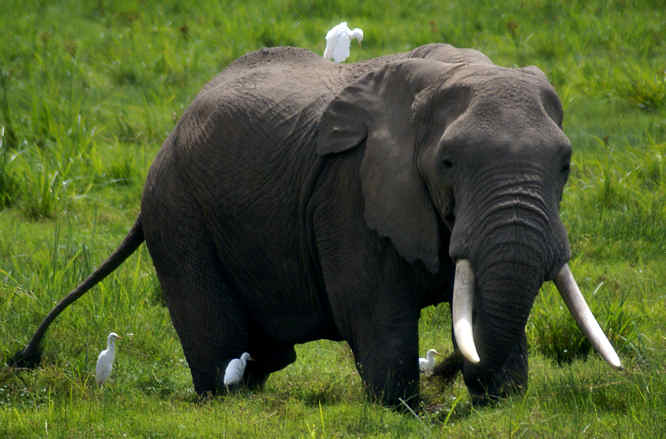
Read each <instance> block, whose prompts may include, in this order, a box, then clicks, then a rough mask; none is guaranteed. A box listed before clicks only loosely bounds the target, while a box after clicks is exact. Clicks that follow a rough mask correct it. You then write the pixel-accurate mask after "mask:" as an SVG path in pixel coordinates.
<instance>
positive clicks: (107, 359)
mask: <svg viewBox="0 0 666 439" xmlns="http://www.w3.org/2000/svg"><path fill="white" fill-rule="evenodd" d="M119 338H122V337H120V336H119V335H118V334H116V333H115V332H112V333H110V334H109V335H108V336H107V337H106V349H104V350H103V351H102V352H100V353H99V356H98V357H97V366H96V367H95V381H96V382H97V384H98V385H100V386H101V385H102V384H104V382H105V381H106V380H107V379H108V378H109V375H111V370H113V360H114V359H115V358H116V339H119Z"/></svg>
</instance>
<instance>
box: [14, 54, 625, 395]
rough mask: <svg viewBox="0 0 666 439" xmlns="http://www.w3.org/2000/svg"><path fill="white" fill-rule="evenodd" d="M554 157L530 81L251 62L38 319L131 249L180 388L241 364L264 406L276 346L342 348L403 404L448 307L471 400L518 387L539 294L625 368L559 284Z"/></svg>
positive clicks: (287, 59) (309, 62)
mask: <svg viewBox="0 0 666 439" xmlns="http://www.w3.org/2000/svg"><path fill="white" fill-rule="evenodd" d="M570 160H571V145H570V142H569V140H568V139H567V137H566V136H565V134H564V133H563V131H562V106H561V104H560V101H559V99H558V97H557V95H556V93H555V91H554V90H553V88H552V86H551V85H550V84H549V83H548V81H547V79H546V77H545V76H544V74H543V73H542V72H541V71H540V70H539V69H538V68H536V67H527V68H519V69H518V68H517V69H512V68H504V67H499V66H496V65H494V64H493V63H492V62H491V61H490V60H489V59H488V58H487V57H486V56H485V55H483V54H482V53H480V52H477V51H475V50H470V49H457V48H454V47H452V46H450V45H446V44H430V45H426V46H422V47H419V48H417V49H415V50H412V51H411V52H407V53H401V54H396V55H391V56H385V57H380V58H376V59H372V60H368V61H363V62H359V63H355V64H346V65H340V64H334V63H332V62H329V61H327V60H325V59H323V58H322V57H321V56H318V55H316V54H314V53H312V52H310V51H308V50H304V49H297V48H286V47H285V48H273V49H262V50H259V51H257V52H253V53H250V54H248V55H246V56H243V57H242V58H240V59H238V60H236V61H235V62H233V63H232V64H231V65H229V66H228V67H227V68H226V69H225V70H224V71H222V73H220V74H219V75H218V76H217V77H215V78H214V79H213V80H212V81H210V82H209V83H208V84H206V85H205V86H204V88H203V89H202V90H201V92H200V93H199V94H198V95H197V97H196V99H195V100H194V102H193V103H192V104H191V105H190V107H189V108H188V109H187V110H186V111H185V113H184V114H183V116H182V118H181V119H180V121H179V122H178V124H177V125H176V127H175V129H174V130H173V132H172V133H171V134H170V135H169V137H168V138H167V139H166V141H165V142H164V144H163V146H162V148H161V150H160V151H159V153H158V154H157V157H156V159H155V161H154V162H153V164H152V166H151V168H150V172H149V174H148V177H147V181H146V184H145V188H144V193H143V198H142V203H141V213H140V215H139V217H138V219H137V220H136V223H135V224H134V226H133V227H132V229H131V230H130V232H129V234H128V235H127V237H126V238H125V240H124V242H123V243H122V244H121V245H120V247H119V248H118V249H117V250H116V251H115V252H114V253H113V254H112V255H111V256H110V257H109V259H107V261H106V262H104V263H103V264H102V265H101V266H100V267H99V268H98V269H97V271H95V272H94V273H93V274H92V275H91V277H90V278H89V279H87V280H86V281H85V282H84V283H82V284H81V285H80V286H79V287H77V289H75V290H74V291H73V292H72V293H70V295H69V296H68V297H66V298H65V299H63V301H62V302H61V303H60V304H58V305H57V306H56V308H54V310H52V311H51V313H50V314H49V315H48V316H47V318H46V319H45V321H44V322H43V323H42V325H41V327H40V328H39V330H38V331H37V333H36V334H35V335H34V336H33V338H32V340H31V342H30V344H29V345H28V346H27V347H26V348H25V349H24V350H22V351H21V352H19V353H18V354H17V355H16V357H15V358H14V360H15V363H17V364H18V363H21V364H33V365H34V364H36V363H37V362H38V361H39V348H38V345H39V342H40V339H41V338H42V336H43V334H44V331H45V330H46V328H47V327H48V325H49V323H50V322H51V321H52V320H53V318H55V316H56V315H57V314H58V313H59V312H61V311H62V310H63V309H64V308H65V307H66V306H67V305H68V304H69V303H71V302H72V301H74V300H75V299H76V298H78V297H79V296H80V295H81V294H83V293H84V292H85V291H86V290H88V289H89V288H91V287H92V286H93V285H94V284H95V283H97V282H99V281H100V280H101V279H102V278H104V277H105V276H106V275H107V274H108V273H110V272H111V271H113V270H114V269H115V268H116V267H117V266H118V265H119V264H120V263H122V262H123V261H124V260H125V259H126V258H127V257H128V256H129V255H130V254H131V253H132V252H133V251H135V250H136V249H137V247H138V246H139V245H140V244H141V243H142V242H143V241H144V240H145V242H146V244H147V246H148V249H149V251H150V254H151V257H152V259H153V263H154V265H155V268H156V271H157V275H158V277H159V280H160V284H161V287H162V290H163V293H164V295H165V298H166V301H167V304H168V308H169V312H170V315H171V319H172V321H173V324H174V326H175V328H176V331H177V333H178V336H179V337H180V341H181V343H182V346H183V350H184V352H185V355H186V357H187V361H188V364H189V367H190V370H191V373H192V379H193V382H194V387H195V389H196V391H197V392H199V393H203V392H208V391H212V392H215V391H216V389H219V388H220V387H221V371H224V367H225V365H226V364H227V362H228V361H229V360H230V359H231V358H236V357H238V356H240V354H241V353H243V352H249V353H250V354H251V355H252V357H253V358H254V360H255V361H253V362H251V364H248V369H247V371H246V376H245V384H246V385H248V386H250V387H257V386H261V385H262V384H263V383H264V382H265V380H266V379H267V377H268V376H269V374H270V373H271V372H274V371H277V370H279V369H281V368H283V367H285V366H287V365H288V364H290V363H291V362H293V361H294V360H295V358H296V354H295V351H294V345H295V344H296V343H304V342H307V341H310V340H316V339H322V338H326V339H332V340H346V341H347V342H348V343H349V345H350V346H351V349H352V351H353V353H354V357H355V360H356V364H357V368H358V371H359V373H360V375H361V377H362V378H363V381H364V383H365V385H366V387H367V389H368V392H369V393H370V394H371V395H374V396H376V397H378V398H379V399H380V400H381V401H383V402H384V403H386V404H389V405H393V404H397V403H398V401H399V399H400V398H405V399H408V398H413V397H416V396H417V395H418V380H419V372H418V362H417V358H418V352H417V347H418V320H419V315H420V310H421V309H422V308H423V307H426V306H428V305H432V304H436V303H440V302H450V303H451V304H452V315H453V336H454V337H453V338H454V346H455V349H456V351H455V354H454V357H453V358H459V359H460V360H459V361H458V362H455V364H456V367H455V369H456V371H457V370H461V371H462V373H463V375H464V379H465V383H466V385H467V387H468V389H469V391H470V393H471V395H472V397H473V400H474V401H477V402H483V401H488V400H489V399H493V398H496V397H500V396H502V395H505V394H507V393H508V392H512V391H520V390H522V389H525V387H526V383H527V347H526V338H525V324H526V321H527V317H528V314H529V312H530V309H531V307H532V303H533V301H534V298H535V296H536V294H537V292H538V290H539V288H540V287H541V284H542V283H543V282H544V281H547V280H554V281H555V283H556V284H557V286H558V288H559V290H560V292H561V293H562V295H563V297H564V298H565V301H566V302H567V304H568V305H569V306H570V309H571V311H572V314H573V315H574V317H575V318H576V320H577V321H578V323H579V325H580V327H581V329H582V330H583V331H584V332H585V333H586V335H588V337H589V338H590V339H591V341H592V343H593V345H594V346H595V347H596V348H597V350H599V352H600V353H601V354H602V356H604V358H606V359H607V360H608V361H609V362H610V363H611V364H612V365H614V366H615V367H621V366H620V361H619V359H618V357H617V355H616V354H615V351H614V350H613V348H612V346H611V345H610V343H609V342H608V340H607V338H606V337H605V336H604V334H603V332H602V331H601V330H600V329H599V326H598V324H597V323H596V321H595V320H594V317H593V316H592V314H591V313H590V311H589V309H588V307H587V306H586V305H585V301H584V299H583V297H582V295H581V294H580V291H579V290H578V288H577V286H576V283H575V281H574V280H573V277H572V275H571V273H570V271H569V268H568V266H567V261H568V259H569V257H570V251H569V244H568V241H567V236H566V231H565V229H564V227H563V225H562V223H561V221H560V218H559V212H558V211H559V203H560V199H561V197H562V191H563V188H564V185H565V183H566V181H567V177H568V174H569V163H570Z"/></svg>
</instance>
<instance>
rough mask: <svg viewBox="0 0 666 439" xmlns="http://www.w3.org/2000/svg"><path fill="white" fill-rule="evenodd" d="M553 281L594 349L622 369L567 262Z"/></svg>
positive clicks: (611, 363) (615, 366) (612, 364)
mask: <svg viewBox="0 0 666 439" xmlns="http://www.w3.org/2000/svg"><path fill="white" fill-rule="evenodd" d="M553 282H555V286H557V289H558V290H559V292H560V294H561V295H562V299H564V303H566V304H567V307H568V308H569V311H570V312H571V315H572V316H573V318H574V319H575V320H576V323H577V324H578V327H579V328H580V330H581V331H582V332H583V334H585V336H586V337H587V338H588V339H589V340H590V342H591V343H592V346H594V349H596V350H597V352H599V354H600V355H601V356H602V357H603V359H604V360H606V361H607V362H608V363H609V364H610V365H611V366H613V367H614V368H616V369H622V363H621V362H620V358H619V357H618V356H617V353H616V352H615V349H613V346H612V345H611V343H610V341H608V338H607V337H606V334H604V331H603V330H602V329H601V327H599V323H597V319H595V318H594V315H593V314H592V311H590V308H589V307H588V306H587V303H586V302H585V298H584V297H583V294H582V293H581V292H580V289H579V288H578V284H576V279H574V277H573V274H572V273H571V270H570V269H569V265H568V264H564V267H562V269H561V270H560V272H559V273H558V274H557V276H556V277H555V279H554V280H553Z"/></svg>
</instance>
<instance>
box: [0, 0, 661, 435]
mask: <svg viewBox="0 0 666 439" xmlns="http://www.w3.org/2000/svg"><path fill="white" fill-rule="evenodd" d="M343 19H344V20H347V21H349V23H350V25H352V26H353V27H355V26H359V27H361V28H363V30H364V32H365V40H364V41H363V47H362V48H361V49H359V48H357V47H354V48H353V49H352V56H351V60H350V61H356V60H361V59H365V58H370V57H374V56H379V55H384V54H388V53H392V52H397V51H403V50H409V49H411V48H413V47H415V46H417V45H420V44H424V43H429V42H440V41H443V42H449V43H451V44H454V45H456V46H459V47H474V48H477V49H479V50H481V51H483V52H484V53H486V54H487V55H488V56H490V57H491V59H493V60H494V61H495V62H497V63H499V64H502V65H506V66H514V65H528V64H534V65H537V66H539V67H540V68H541V69H542V70H544V71H545V72H546V74H547V75H548V76H549V78H550V79H551V82H552V83H553V84H554V85H555V87H556V89H557V91H558V93H559V95H560V97H561V99H562V103H563V105H564V108H565V122H564V127H565V131H566V133H567V135H568V136H569V137H570V139H571V140H572V142H573V144H574V150H575V154H574V164H573V167H572V173H571V178H570V181H569V184H568V187H567V190H566V192H565V196H564V200H563V203H562V218H563V221H564V222H565V224H566V225H567V228H568V230H569V237H570V241H571V246H572V251H573V260H572V262H571V266H572V269H573V271H574V273H575V274H576V277H577V279H578V281H579V283H580V285H581V288H582V289H583V292H584V293H585V294H586V298H587V300H588V302H589V303H590V306H591V308H592V309H593V311H594V312H595V314H596V315H597V317H598V319H599V321H600V324H601V325H602V327H603V328H604V329H605V330H606V331H607V333H608V334H609V337H610V338H611V339H612V341H613V344H614V345H615V346H616V348H617V350H618V352H619V354H620V356H621V358H622V361H623V363H624V366H625V370H624V371H622V372H617V371H613V370H611V369H610V368H609V367H608V366H606V365H605V364H603V362H602V361H601V360H600V359H599V357H598V355H597V354H596V353H594V351H592V350H591V349H590V347H589V344H587V342H586V340H585V339H584V338H583V337H582V336H581V335H580V333H579V331H578V329H577V328H576V327H575V324H574V323H573V320H572V319H571V317H570V316H569V314H568V312H567V311H566V308H565V307H564V304H563V303H562V300H561V299H560V298H559V297H558V295H557V293H556V291H555V289H554V288H553V287H552V286H550V285H544V288H543V289H542V292H541V294H540V295H539V296H538V297H537V300H536V303H535V306H534V309H533V312H532V314H531V316H530V320H529V322H528V326H527V334H528V340H529V343H530V378H529V390H528V392H527V394H526V395H524V396H521V397H516V398H513V399H510V400H507V401H503V402H501V403H500V404H499V405H498V406H496V407H486V408H475V407H473V406H472V405H471V403H470V400H469V396H468V395H467V391H466V389H465V386H464V384H463V382H462V379H461V378H458V379H456V381H454V382H453V383H452V384H445V383H440V382H438V381H435V380H424V381H423V382H422V384H421V390H422V394H423V397H424V398H423V403H422V404H423V405H422V407H421V410H419V411H418V412H417V413H415V414H410V413H406V414H401V413H398V412H395V411H392V410H389V409H386V408H384V407H381V406H379V405H377V404H374V403H373V402H371V401H368V400H367V398H366V397H365V394H364V392H363V387H362V383H361V380H360V378H359V377H358V374H357V373H356V371H355V369H354V366H353V360H352V356H351V353H350V351H349V348H348V347H347V346H346V345H345V344H344V343H333V342H326V341H321V342H314V343H308V344H305V345H301V346H298V347H297V353H298V357H299V359H298V361H297V362H296V363H294V364H293V365H291V366H289V367H287V368H286V369H284V370H282V371H280V372H279V373H276V374H274V375H273V376H271V378H270V379H269V381H268V383H267V385H266V388H265V390H264V391H263V392H257V393H240V394H236V395H232V396H229V397H218V398H215V399H211V400H206V401H198V399H197V398H196V396H195V395H194V393H193V389H192V383H191V378H190V375H189V370H188V368H187V366H186V364H185V362H184V356H183V353H182V350H181V347H180V344H179V342H178V339H177V336H176V334H175V332H174V330H173V327H172V325H171V322H170V319H169V316H168V311H167V309H166V308H164V307H163V305H162V301H161V298H160V291H159V284H158V282H157V278H156V276H155V273H154V270H153V268H152V263H151V261H150V258H149V256H148V253H147V251H146V250H145V248H143V247H142V248H141V249H140V251H139V252H137V254H135V255H133V256H132V257H131V258H130V259H129V260H128V261H127V262H126V263H125V264H124V265H122V266H121V267H120V268H119V269H118V270H117V271H116V272H115V273H114V274H113V275H112V276H110V277H109V278H108V279H107V280H105V281H104V282H103V283H102V284H100V285H99V286H97V287H96V288H95V289H94V290H93V291H92V292H90V293H89V294H88V295H86V296H84V297H83V298H82V299H81V300H80V301H78V302H77V303H76V304H75V305H73V306H72V307H71V308H70V309H69V310H68V311H66V312H65V313H64V314H63V315H61V316H60V317H59V318H58V320H57V321H56V323H55V324H54V325H52V327H51V329H50V330H49V332H48V334H47V336H46V339H45V343H44V357H43V360H42V363H41V366H40V367H39V368H38V369H36V370H33V371H15V370H11V369H8V368H6V367H5V366H4V364H3V362H4V361H6V359H7V358H8V356H9V355H11V354H12V353H13V352H15V351H16V350H17V349H18V348H20V347H22V346H23V345H25V343H26V342H27V341H28V337H29V336H30V335H31V333H32V332H33V331H34V330H35V328H36V327H37V325H38V323H39V321H40V320H41V319H42V318H43V316H44V315H45V314H46V312H48V310H49V309H50V308H51V307H52V306H53V304H54V303H55V302H56V301H57V300H59V299H60V298H61V297H62V296H63V295H65V294H66V293H67V292H68V291H69V290H70V289H71V288H72V287H73V286H75V285H76V284H77V283H78V282H79V281H80V280H82V279H83V278H84V277H85V276H86V275H88V274H89V273H90V271H91V270H92V269H94V267H95V266H96V265H97V264H99V263H100V262H101V261H102V260H103V259H104V258H105V257H106V256H107V255H108V254H109V253H110V252H111V251H112V250H113V248H115V246H116V245H117V244H118V242H119V241H120V240H121V239H122V237H123V236H124V235H125V233H126V232H127V230H128V229H129V227H130V226H131V224H132V222H133V221H134V219H135V217H136V215H137V213H138V211H139V201H140V196H141V188H142V183H143V181H144V179H145V175H146V172H147V169H148V167H149V166H150V163H151V161H152V159H153V157H154V156H155V154H156V152H157V150H158V148H159V147H160V144H161V142H162V141H163V140H164V138H165V137H166V135H167V133H168V132H169V131H170V130H171V129H172V128H173V126H174V123H175V121H176V120H177V119H178V117H179V116H180V114H181V113H182V112H183V110H184V108H185V107H186V106H187V105H188V104H189V102H190V101H191V100H192V98H193V97H194V95H195V94H196V93H197V91H198V90H199V88H200V87H201V86H202V85H203V84H204V83H205V82H206V81H207V80H208V79H210V78H211V77H212V76H213V75H214V74H215V73H217V72H218V71H219V70H220V69H221V68H223V67H224V66H225V65H227V64H228V63H229V62H230V61H232V60H233V59H235V58H237V57H238V56H241V55H243V54H244V53H246V52H248V51H250V50H254V49H257V48H260V47H262V46H273V45H296V46H301V47H306V48H309V49H311V50H313V51H315V52H317V53H321V52H322V51H323V48H324V39H323V36H324V34H325V32H326V30H327V29H329V28H330V27H331V26H332V25H334V24H337V23H338V22H339V21H342V20H343ZM0 25H1V27H2V29H3V32H2V35H1V36H0V41H1V44H0V437H47V436H49V437H51V436H55V437H206V436H209V437H225V435H226V436H227V437H240V436H241V435H244V436H248V437H309V438H314V437H322V438H323V437H327V438H328V437H361V436H368V437H539V438H541V437H622V438H627V437H641V438H643V437H663V436H664V431H666V419H665V417H666V379H665V378H664V368H663V364H664V363H665V362H666V355H665V353H666V332H665V331H664V328H665V327H666V305H665V303H666V301H665V300H664V292H665V291H666V282H665V280H666V223H665V219H666V187H665V183H664V160H665V158H666V157H665V155H666V140H665V139H666V136H665V134H666V106H665V90H666V85H665V70H666V45H665V43H664V38H663V28H664V12H663V5H661V2H658V1H652V2H650V1H647V0H645V1H639V0H635V1H631V0H624V1H622V0H617V1H610V2H607V1H601V0H592V1H586V2H583V1H566V2H565V1H559V2H557V1H556V2H546V1H539V0H530V1H520V2H519V1H490V0H482V1H478V2H474V3H469V2H460V1H450V2H431V1H419V0H414V1H410V2H391V3H388V4H385V5H384V4H383V5H380V4H379V3H378V2H354V1H351V0H337V1H334V2H315V1H308V0H281V1H275V2H270V3H265V2H258V1H230V2H212V1H211V2H208V1H204V2H189V3H188V2H176V1H164V2H154V4H151V3H150V2H133V1H130V0H124V1H114V2H111V1H108V0H96V1H84V2H78V1H77V2H74V1H67V0H62V1H59V2H42V1H36V0H23V1H17V0H7V1H5V2H4V3H3V13H2V14H0ZM111 330H114V331H116V332H119V333H121V334H122V335H123V336H124V338H123V339H122V340H121V341H120V343H119V346H118V349H119V353H118V358H117V364H116V368H115V370H114V373H113V375H112V379H111V382H110V384H109V385H108V386H106V387H105V388H104V389H103V390H101V391H100V390H99V389H97V388H96V386H95V385H94V379H93V370H94V363H95V359H96V356H97V353H98V352H99V351H100V350H101V349H102V348H103V345H104V341H105V338H106V334H107V333H108V332H110V331H111ZM130 334H133V335H130ZM449 334H450V316H449V313H448V305H446V304H443V305H440V306H438V307H430V308H427V309H425V310H424V311H423V313H422V319H421V322H420V346H421V349H420V351H422V352H425V350H426V349H428V348H430V347H435V348H437V349H438V350H439V351H440V352H450V351H451V342H450V336H449Z"/></svg>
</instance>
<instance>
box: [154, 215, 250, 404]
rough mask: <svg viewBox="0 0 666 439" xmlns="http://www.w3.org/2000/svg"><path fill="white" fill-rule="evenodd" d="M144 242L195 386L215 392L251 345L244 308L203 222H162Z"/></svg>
mask: <svg viewBox="0 0 666 439" xmlns="http://www.w3.org/2000/svg"><path fill="white" fill-rule="evenodd" d="M165 228H166V229H168V230H165ZM164 237H168V240H167V239H164ZM146 242H147V243H148V248H149V250H150V253H151V256H152V258H153V262H154V264H155V269H156V271H157V276H158V277H159V279H160V284H161V286H162V292H163V294H164V296H165V297H166V300H167V304H168V307H169V313H170V315H171V320H172V322H173V325H174V327H175V329H176V332H177V333H178V337H179V338H180V342H181V344H182V346H183V351H184V353H185V357H186V358H187V362H188V364H189V367H190V371H191V373H192V381H193V383H194V388H195V390H196V391H197V393H199V394H203V393H206V392H213V393H214V392H215V391H216V389H218V388H220V387H221V381H222V377H223V374H224V370H225V368H226V365H227V364H228V362H229V361H230V360H231V359H233V358H238V357H240V355H241V354H242V353H243V352H245V351H249V343H248V339H249V337H248V318H247V314H246V311H245V309H244V307H242V306H240V304H239V303H238V300H237V296H236V294H235V293H234V291H233V290H232V288H231V287H229V285H228V282H227V280H226V279H225V276H224V274H223V272H222V269H221V264H220V262H219V259H218V257H217V253H216V249H215V246H214V244H213V243H212V242H211V241H210V240H209V239H208V238H207V237H206V236H205V227H193V226H192V224H189V225H188V226H187V227H183V225H182V224H180V227H173V228H171V227H165V225H164V224H162V227H161V229H160V230H158V233H155V234H152V235H148V236H147V239H146Z"/></svg>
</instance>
